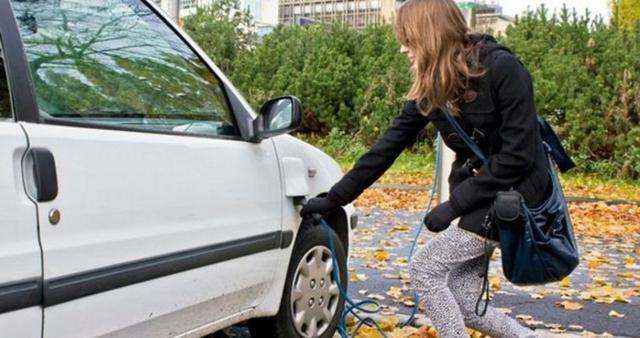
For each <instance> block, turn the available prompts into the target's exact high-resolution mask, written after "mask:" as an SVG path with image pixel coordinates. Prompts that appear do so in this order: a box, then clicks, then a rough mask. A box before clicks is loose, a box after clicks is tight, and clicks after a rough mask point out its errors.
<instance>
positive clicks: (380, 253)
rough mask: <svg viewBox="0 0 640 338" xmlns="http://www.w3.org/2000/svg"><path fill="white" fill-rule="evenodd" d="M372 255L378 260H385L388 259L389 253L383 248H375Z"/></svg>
mask: <svg viewBox="0 0 640 338" xmlns="http://www.w3.org/2000/svg"><path fill="white" fill-rule="evenodd" d="M373 256H374V257H375V258H376V259H377V260H378V261H380V262H383V261H386V260H388V259H389V256H390V254H389V253H388V252H386V251H384V250H377V251H376V252H375V253H374V254H373Z"/></svg>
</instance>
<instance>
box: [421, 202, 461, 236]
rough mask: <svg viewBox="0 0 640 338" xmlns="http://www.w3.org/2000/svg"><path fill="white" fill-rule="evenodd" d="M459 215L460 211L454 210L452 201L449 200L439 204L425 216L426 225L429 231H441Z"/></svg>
mask: <svg viewBox="0 0 640 338" xmlns="http://www.w3.org/2000/svg"><path fill="white" fill-rule="evenodd" d="M458 216H459V215H458V213H457V212H456V211H455V210H453V207H452V206H451V202H449V201H447V202H444V203H441V204H439V205H438V206H437V207H435V208H433V210H431V211H430V212H429V213H428V214H427V215H425V216H424V225H426V226H427V229H429V231H432V232H440V231H443V230H444V229H446V228H448V227H449V225H450V224H451V222H452V221H453V220H454V219H456V218H457V217H458Z"/></svg>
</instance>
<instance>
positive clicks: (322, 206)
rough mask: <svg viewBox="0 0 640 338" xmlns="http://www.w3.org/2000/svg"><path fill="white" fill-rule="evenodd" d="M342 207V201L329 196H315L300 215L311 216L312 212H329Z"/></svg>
mask: <svg viewBox="0 0 640 338" xmlns="http://www.w3.org/2000/svg"><path fill="white" fill-rule="evenodd" d="M339 207H340V203H338V202H337V201H334V200H332V199H330V198H328V197H314V198H312V199H310V200H309V201H307V203H306V204H305V205H304V206H303V207H302V210H300V216H302V217H305V216H310V215H312V214H323V215H324V214H327V213H328V212H329V211H332V210H334V209H337V208H339Z"/></svg>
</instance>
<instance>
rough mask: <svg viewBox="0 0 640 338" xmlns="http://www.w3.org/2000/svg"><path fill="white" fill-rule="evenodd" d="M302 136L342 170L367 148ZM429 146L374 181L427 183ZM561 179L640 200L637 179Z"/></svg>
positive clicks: (580, 191) (612, 196)
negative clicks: (331, 158)
mask: <svg viewBox="0 0 640 338" xmlns="http://www.w3.org/2000/svg"><path fill="white" fill-rule="evenodd" d="M298 137H300V135H298ZM303 139H305V141H307V142H309V143H311V144H313V145H315V146H317V147H318V148H320V149H322V150H323V151H324V152H326V153H327V154H329V155H330V156H332V157H333V158H334V159H336V161H338V163H339V164H340V166H341V167H342V168H343V170H345V171H347V170H349V169H351V168H352V167H353V165H354V164H355V162H356V161H357V160H358V158H359V157H360V156H362V155H363V154H364V153H365V152H366V151H367V149H368V147H366V146H365V145H363V144H361V143H359V142H353V141H351V140H349V141H347V140H348V136H347V135H345V134H344V133H342V132H332V133H331V134H330V135H329V136H328V137H325V138H319V137H313V136H311V137H308V136H303ZM432 149H433V147H432V146H431V145H429V144H421V145H418V146H416V147H414V148H413V149H412V150H410V151H404V152H403V153H402V154H401V155H400V157H398V159H396V161H395V163H394V164H393V166H392V167H391V168H390V169H389V170H388V171H387V172H386V173H385V174H384V176H383V177H382V178H381V179H380V180H379V181H378V182H379V183H390V184H409V185H430V184H431V179H432V175H433V166H434V153H433V151H432ZM561 181H562V185H563V187H564V190H565V194H566V195H567V196H574V197H589V198H600V199H606V200H628V201H636V202H639V201H640V182H636V181H633V180H628V179H621V178H609V177H606V176H604V175H598V174H593V173H580V172H573V171H571V172H569V173H567V174H562V175H561Z"/></svg>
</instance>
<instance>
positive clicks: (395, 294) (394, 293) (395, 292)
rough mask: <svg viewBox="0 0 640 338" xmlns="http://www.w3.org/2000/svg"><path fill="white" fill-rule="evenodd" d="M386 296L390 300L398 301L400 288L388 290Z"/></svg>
mask: <svg viewBox="0 0 640 338" xmlns="http://www.w3.org/2000/svg"><path fill="white" fill-rule="evenodd" d="M387 295H388V296H390V297H391V298H394V299H398V298H400V297H402V288H398V287H395V286H392V287H391V288H389V291H387Z"/></svg>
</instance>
